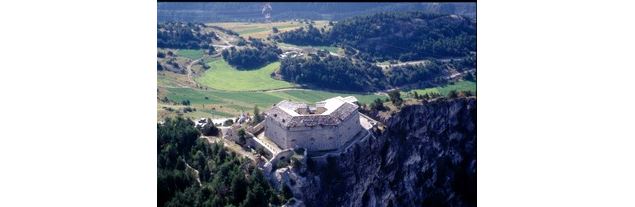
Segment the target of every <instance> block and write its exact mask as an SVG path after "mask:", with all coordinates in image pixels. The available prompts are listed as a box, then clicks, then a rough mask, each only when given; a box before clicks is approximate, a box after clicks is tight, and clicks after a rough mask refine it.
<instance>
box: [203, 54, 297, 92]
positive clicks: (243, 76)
mask: <svg viewBox="0 0 635 207" xmlns="http://www.w3.org/2000/svg"><path fill="white" fill-rule="evenodd" d="M208 65H209V66H210V69H209V70H207V71H206V72H205V73H204V74H203V75H202V76H201V77H199V78H197V79H196V81H197V82H199V83H200V84H202V85H205V86H209V87H210V88H215V89H220V90H227V91H251V90H268V89H278V88H289V87H293V85H292V84H291V83H288V82H285V81H280V80H276V79H273V78H271V73H273V72H274V71H276V70H277V69H278V68H280V62H274V63H271V64H268V65H266V66H264V67H262V68H259V69H256V70H249V71H240V70H237V69H235V68H233V67H232V66H230V65H229V64H227V62H225V60H221V59H218V60H214V61H212V62H209V63H208Z"/></svg>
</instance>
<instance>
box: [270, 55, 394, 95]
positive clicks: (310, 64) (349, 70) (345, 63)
mask: <svg viewBox="0 0 635 207" xmlns="http://www.w3.org/2000/svg"><path fill="white" fill-rule="evenodd" d="M280 74H281V75H282V77H283V79H285V80H288V81H291V82H295V83H300V84H307V85H311V86H316V87H320V88H328V89H336V90H354V91H371V90H377V89H383V88H384V87H385V85H386V84H385V77H384V74H383V73H382V71H381V68H379V67H377V66H375V65H372V64H368V63H365V62H358V63H353V62H352V61H351V60H350V59H348V58H342V57H336V56H332V55H326V56H324V57H320V56H318V55H310V56H309V57H307V58H304V57H296V58H285V59H283V60H282V62H281V64H280Z"/></svg>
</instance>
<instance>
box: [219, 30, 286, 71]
mask: <svg viewBox="0 0 635 207" xmlns="http://www.w3.org/2000/svg"><path fill="white" fill-rule="evenodd" d="M241 40H242V39H241ZM240 44H245V45H246V46H245V47H241V48H240V49H236V47H230V48H229V49H227V50H223V52H222V53H221V54H222V56H223V59H225V61H227V63H229V64H230V65H232V66H234V67H236V69H239V70H250V69H257V68H260V67H262V66H265V65H266V64H269V63H271V62H274V61H277V60H278V55H279V54H281V53H282V50H281V49H280V48H278V47H277V46H275V45H272V44H266V43H263V42H262V41H261V40H259V39H256V38H253V39H249V41H245V42H243V43H240Z"/></svg>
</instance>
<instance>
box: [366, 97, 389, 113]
mask: <svg viewBox="0 0 635 207" xmlns="http://www.w3.org/2000/svg"><path fill="white" fill-rule="evenodd" d="M370 108H371V109H372V110H375V111H383V110H386V107H385V106H384V102H383V101H382V100H381V99H380V98H377V99H375V101H373V103H371V104H370Z"/></svg>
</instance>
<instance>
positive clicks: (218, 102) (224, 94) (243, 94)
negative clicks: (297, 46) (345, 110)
mask: <svg viewBox="0 0 635 207" xmlns="http://www.w3.org/2000/svg"><path fill="white" fill-rule="evenodd" d="M165 90H166V96H167V97H168V99H170V100H172V101H176V102H178V103H180V102H181V101H183V100H190V103H191V104H192V106H194V107H196V108H200V106H203V105H205V106H207V107H212V106H213V107H215V110H214V111H213V112H216V113H215V115H219V113H222V114H231V115H238V114H239V113H240V111H248V112H250V111H251V110H253V107H254V105H257V106H258V107H259V108H261V109H267V108H270V107H271V106H272V105H273V104H276V103H278V102H280V101H282V100H293V101H299V102H307V103H314V102H316V101H321V100H324V99H327V98H331V97H334V96H349V95H353V96H355V97H357V99H358V100H359V101H360V103H365V104H369V103H370V102H372V101H373V100H375V99H376V98H386V96H381V95H374V94H349V93H333V92H325V91H314V90H301V89H292V90H285V91H276V92H247V91H217V90H197V89H191V88H165ZM205 97H207V99H206V98H205ZM199 111H200V112H203V111H205V110H200V109H199ZM208 113H209V112H208Z"/></svg>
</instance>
